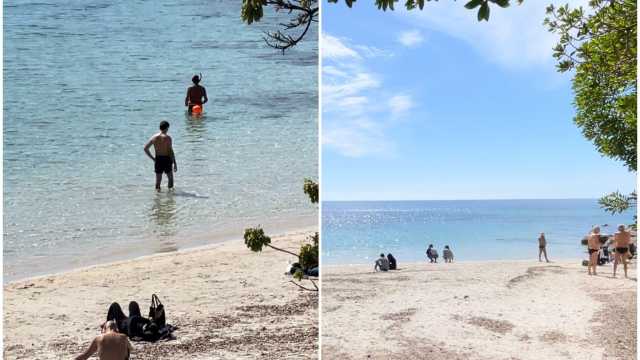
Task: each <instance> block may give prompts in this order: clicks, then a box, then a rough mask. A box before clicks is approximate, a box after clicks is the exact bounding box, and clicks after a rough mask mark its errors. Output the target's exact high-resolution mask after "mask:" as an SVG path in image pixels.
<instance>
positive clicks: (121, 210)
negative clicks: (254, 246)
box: [4, 0, 317, 279]
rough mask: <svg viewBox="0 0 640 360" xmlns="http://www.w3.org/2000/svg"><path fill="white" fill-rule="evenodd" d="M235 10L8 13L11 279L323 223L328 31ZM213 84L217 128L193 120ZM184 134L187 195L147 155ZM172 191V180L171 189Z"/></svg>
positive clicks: (61, 5)
mask: <svg viewBox="0 0 640 360" xmlns="http://www.w3.org/2000/svg"><path fill="white" fill-rule="evenodd" d="M285 16H286V15H285V14H274V13H268V14H267V16H266V18H265V19H264V21H262V22H260V23H258V24H256V25H252V26H248V25H245V24H243V23H242V22H241V20H240V2H239V1H233V0H224V1H216V0H201V1H191V2H178V1H175V0H174V1H171V0H168V1H124V0H121V1H95V0H94V1H85V0H82V1H79V0H74V1H68V2H53V1H51V2H43V1H41V2H30V1H16V0H9V1H5V2H4V271H5V279H12V278H18V277H22V276H28V275H34V274H38V273H46V272H50V271H53V270H58V269H62V268H71V267H75V266H80V265H85V264H90V263H95V262H100V261H106V260H113V259H119V258H127V257H131V256H135V255H141V254H148V253H153V252H159V251H170V250H175V249H179V248H183V247H185V246H191V245H199V244H204V243H207V242H210V241H213V239H215V238H223V237H235V238H237V237H239V236H241V234H242V232H241V231H242V228H244V227H246V226H247V225H253V224H258V223H260V224H262V225H264V226H265V227H266V228H267V229H273V231H276V228H277V229H281V230H285V229H289V228H296V227H300V226H309V225H313V224H315V223H316V222H317V220H316V211H317V210H316V208H315V207H314V206H312V205H311V204H310V203H309V201H308V199H307V198H306V196H305V195H304V194H303V192H302V182H303V179H304V178H305V177H312V178H315V177H316V176H317V32H316V31H315V29H312V32H311V33H310V34H309V35H308V36H307V38H306V41H305V42H303V43H302V44H301V45H300V46H298V47H296V48H295V49H293V50H292V51H289V52H288V53H287V54H286V55H284V56H283V55H282V54H281V53H280V52H278V51H276V50H274V49H271V48H268V47H266V46H265V45H264V42H263V40H262V35H263V31H266V30H273V29H274V28H275V25H274V24H277V23H278V22H282V21H283V20H284V17H285ZM199 72H202V74H203V75H204V80H203V82H202V85H204V86H205V87H206V88H207V92H208V94H209V99H210V102H209V103H208V104H206V106H205V116H203V117H202V118H200V119H192V118H190V117H187V116H186V115H185V111H184V110H185V108H184V106H183V105H184V96H185V92H186V88H187V87H188V86H189V85H190V82H191V80H190V79H191V76H192V75H193V74H195V73H199ZM160 120H168V121H169V122H170V123H171V128H170V130H169V134H170V135H171V136H172V137H173V139H174V148H175V152H176V157H177V161H178V172H177V174H176V193H175V194H167V193H161V194H156V193H155V191H154V189H153V182H154V174H153V164H152V162H151V160H150V159H148V158H147V157H146V156H145V155H144V153H143V150H142V147H143V145H144V144H145V142H146V141H147V140H148V139H149V137H150V136H151V135H152V134H153V133H154V132H156V131H157V127H158V123H159V122H160ZM165 184H166V180H165Z"/></svg>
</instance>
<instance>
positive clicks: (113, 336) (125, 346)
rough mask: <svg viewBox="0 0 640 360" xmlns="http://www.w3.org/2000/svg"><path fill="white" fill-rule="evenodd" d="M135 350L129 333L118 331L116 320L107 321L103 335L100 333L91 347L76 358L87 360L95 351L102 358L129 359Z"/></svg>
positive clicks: (113, 359)
mask: <svg viewBox="0 0 640 360" xmlns="http://www.w3.org/2000/svg"><path fill="white" fill-rule="evenodd" d="M132 350H133V347H132V346H131V343H130V342H129V339H128V338H127V335H124V334H120V333H118V325H117V324H116V322H115V321H113V320H110V321H107V322H106V324H105V326H104V329H103V331H102V334H101V335H98V336H97V337H96V338H95V339H93V341H92V342H91V345H89V348H88V349H87V350H86V351H85V352H83V353H82V354H80V355H78V356H77V357H76V358H75V359H76V360H86V359H88V358H90V357H91V355H93V354H94V353H98V358H99V359H100V360H127V359H129V354H130V353H131V351H132Z"/></svg>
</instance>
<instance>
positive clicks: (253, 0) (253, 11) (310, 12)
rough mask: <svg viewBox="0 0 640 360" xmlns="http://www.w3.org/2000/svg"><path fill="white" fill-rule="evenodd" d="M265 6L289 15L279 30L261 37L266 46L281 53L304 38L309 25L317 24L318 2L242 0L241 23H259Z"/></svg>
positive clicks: (313, 0) (306, 0) (303, 0)
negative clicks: (287, 20)
mask: <svg viewBox="0 0 640 360" xmlns="http://www.w3.org/2000/svg"><path fill="white" fill-rule="evenodd" d="M266 6H271V7H272V8H273V9H275V11H277V12H286V13H288V14H291V18H290V19H289V22H287V23H282V24H280V25H281V27H282V29H281V30H277V31H274V32H267V33H265V36H264V37H263V39H264V41H265V42H266V43H267V45H269V46H270V47H272V48H275V49H278V50H282V52H283V53H284V51H285V50H287V49H289V48H291V47H293V46H295V45H297V44H298V43H299V42H300V41H301V40H302V39H303V38H304V37H305V35H306V34H307V32H308V31H309V28H310V27H311V24H312V23H314V22H317V17H318V14H319V10H320V9H319V8H318V0H242V8H241V10H240V17H241V18H242V21H244V22H246V23H247V24H253V23H254V22H256V21H260V19H262V17H263V16H264V7H266ZM300 29H301V30H300ZM292 34H293V35H292Z"/></svg>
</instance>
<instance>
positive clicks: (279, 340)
mask: <svg viewBox="0 0 640 360" xmlns="http://www.w3.org/2000/svg"><path fill="white" fill-rule="evenodd" d="M311 234H312V233H311V232H308V231H300V232H293V233H290V234H286V235H283V236H279V237H274V238H273V239H272V241H273V244H274V245H276V246H280V247H283V248H285V249H287V250H291V251H294V252H297V251H298V249H299V247H300V244H302V243H303V242H304V241H305V239H306V238H307V237H308V236H309V235H311ZM291 260H294V258H293V257H292V256H290V255H287V254H283V253H280V252H277V251H274V250H271V249H265V250H264V251H263V252H262V253H253V252H251V251H250V250H249V249H247V248H246V246H245V245H244V242H243V241H242V240H233V241H228V242H225V243H222V244H218V245H215V246H212V247H208V248H200V249H193V250H189V251H184V252H173V253H167V254H160V255H153V256H148V257H143V258H139V259H134V260H130V261H123V262H118V263H112V264H107V265H99V266H92V267H88V268H84V269H79V270H74V271H70V272H66V273H61V274H56V275H50V276H42V277H37V278H31V279H26V280H21V281H18V282H12V283H9V284H6V285H5V286H4V358H5V359H61V358H64V359H69V358H73V356H75V355H77V354H79V353H80V352H81V351H83V350H84V349H85V347H86V346H88V344H89V343H90V342H91V340H92V339H93V337H95V336H96V335H98V334H99V325H100V324H101V323H102V322H103V321H104V320H105V317H106V313H107V309H108V307H109V304H110V303H111V302H113V301H117V302H118V303H120V304H121V306H123V308H124V309H125V312H126V306H127V304H128V303H129V301H132V300H135V301H137V302H138V303H139V304H140V307H141V308H142V311H143V313H144V314H145V315H146V312H147V309H148V306H149V304H150V298H151V294H153V293H156V294H158V296H159V297H160V300H161V301H162V302H163V304H164V306H165V308H166V312H167V322H168V323H170V324H172V325H176V326H178V327H179V329H178V330H177V331H176V332H175V333H174V335H175V336H176V337H177V339H176V340H172V341H164V342H158V343H154V344H150V343H141V342H134V343H133V345H134V347H135V351H134V353H133V356H132V358H135V359H158V358H162V359H245V358H246V359H254V358H261V359H288V358H290V359H315V358H317V346H318V345H317V340H318V302H317V300H318V296H317V293H315V292H307V291H303V290H301V289H299V288H297V287H296V286H294V285H293V284H290V283H288V281H289V279H290V278H289V277H287V276H285V275H284V271H285V269H286V265H287V263H288V261H291Z"/></svg>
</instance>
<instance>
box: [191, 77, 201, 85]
mask: <svg viewBox="0 0 640 360" xmlns="http://www.w3.org/2000/svg"><path fill="white" fill-rule="evenodd" d="M191 81H193V83H194V84H196V85H197V84H198V83H199V82H200V77H199V76H198V75H193V77H192V78H191Z"/></svg>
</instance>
